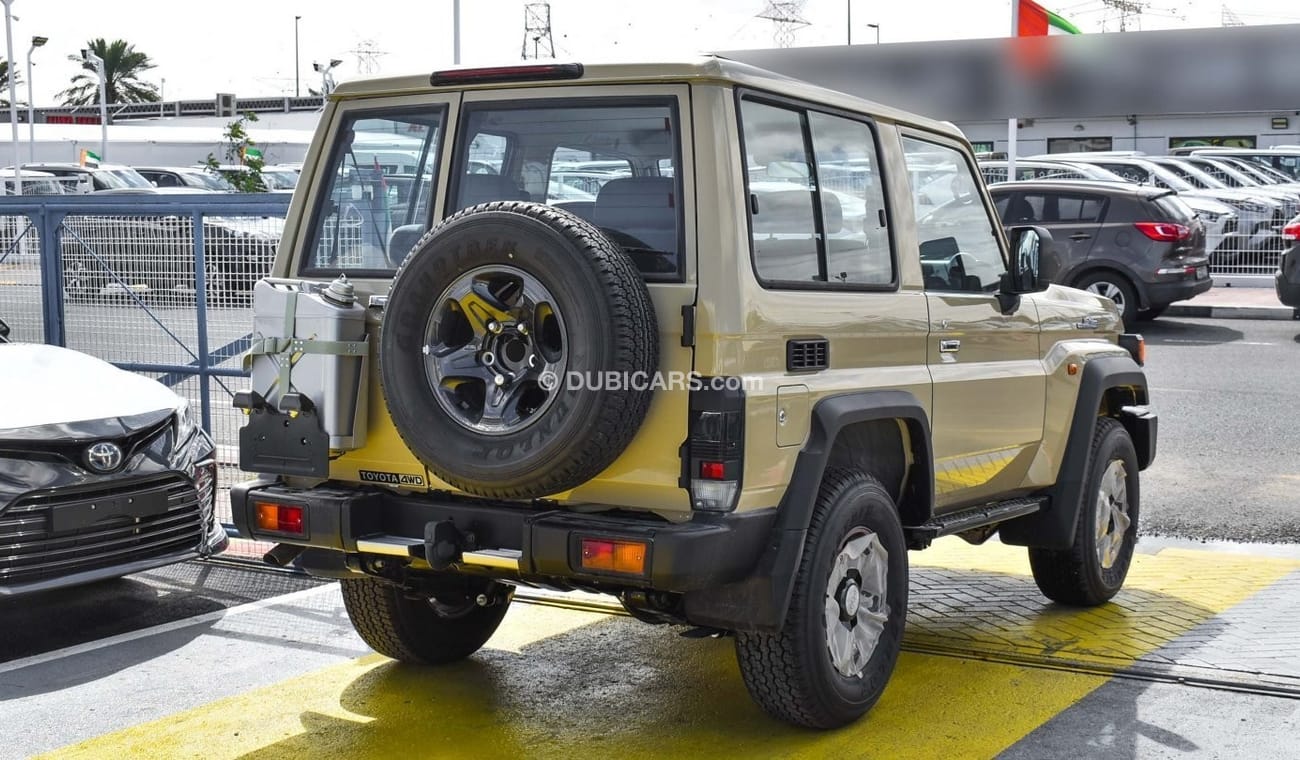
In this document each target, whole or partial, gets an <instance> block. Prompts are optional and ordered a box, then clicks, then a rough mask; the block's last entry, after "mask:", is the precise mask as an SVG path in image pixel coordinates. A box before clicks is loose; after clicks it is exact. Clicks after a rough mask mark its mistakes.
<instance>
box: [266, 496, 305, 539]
mask: <svg viewBox="0 0 1300 760" xmlns="http://www.w3.org/2000/svg"><path fill="white" fill-rule="evenodd" d="M253 508H254V509H255V510H257V528H258V530H262V531H266V532H268V533H287V534H289V535H293V536H306V535H307V529H306V528H307V524H306V521H305V520H304V517H303V508H302V507H301V506H300V505H297V504H280V503H277V502H262V501H259V502H254V503H253Z"/></svg>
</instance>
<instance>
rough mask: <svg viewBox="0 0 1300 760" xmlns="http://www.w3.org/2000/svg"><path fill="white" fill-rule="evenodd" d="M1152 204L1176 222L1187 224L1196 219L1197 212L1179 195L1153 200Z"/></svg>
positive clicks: (1162, 196)
mask: <svg viewBox="0 0 1300 760" xmlns="http://www.w3.org/2000/svg"><path fill="white" fill-rule="evenodd" d="M1151 202H1152V203H1153V204H1155V207H1156V208H1158V209H1160V210H1161V211H1163V212H1164V213H1166V214H1168V215H1169V216H1170V217H1171V218H1172V219H1173V220H1174V221H1177V222H1183V223H1186V222H1190V221H1191V220H1192V219H1194V218H1195V217H1196V211H1195V210H1193V209H1192V207H1191V206H1188V205H1187V201H1185V200H1183V199H1182V198H1179V197H1178V196H1177V195H1173V194H1170V195H1161V196H1159V197H1158V198H1153V199H1152V201H1151Z"/></svg>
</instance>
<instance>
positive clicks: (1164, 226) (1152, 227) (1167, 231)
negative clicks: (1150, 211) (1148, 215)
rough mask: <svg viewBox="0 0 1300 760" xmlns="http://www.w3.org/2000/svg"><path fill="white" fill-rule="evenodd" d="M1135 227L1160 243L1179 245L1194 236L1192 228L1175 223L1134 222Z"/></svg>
mask: <svg viewBox="0 0 1300 760" xmlns="http://www.w3.org/2000/svg"><path fill="white" fill-rule="evenodd" d="M1133 226H1134V227H1137V228H1138V229H1139V230H1141V232H1142V234H1143V235H1146V236H1147V237H1149V238H1151V239H1152V240H1155V241H1156V242H1158V243H1177V242H1178V241H1180V240H1186V239H1187V238H1189V237H1191V236H1192V230H1191V228H1190V227H1187V226H1185V225H1182V224H1174V223H1173V222H1134V224H1133Z"/></svg>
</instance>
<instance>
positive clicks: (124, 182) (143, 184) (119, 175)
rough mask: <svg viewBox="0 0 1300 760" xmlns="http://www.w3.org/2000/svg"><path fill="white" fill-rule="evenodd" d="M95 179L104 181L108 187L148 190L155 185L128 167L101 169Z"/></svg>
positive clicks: (96, 173)
mask: <svg viewBox="0 0 1300 760" xmlns="http://www.w3.org/2000/svg"><path fill="white" fill-rule="evenodd" d="M95 179H97V180H102V181H103V183H104V184H105V185H107V186H108V187H133V188H144V189H146V190H148V189H150V188H152V187H153V184H151V183H150V182H149V180H147V179H145V178H144V177H143V176H141V174H140V172H138V171H136V170H135V169H130V168H126V167H123V168H121V169H99V170H98V171H96V172H95Z"/></svg>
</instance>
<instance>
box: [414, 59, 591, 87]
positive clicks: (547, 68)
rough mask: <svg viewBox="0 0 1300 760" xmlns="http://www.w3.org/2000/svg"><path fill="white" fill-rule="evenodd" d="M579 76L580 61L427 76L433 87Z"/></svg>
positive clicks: (450, 72) (489, 68)
mask: <svg viewBox="0 0 1300 760" xmlns="http://www.w3.org/2000/svg"><path fill="white" fill-rule="evenodd" d="M581 76H582V64H581V63H547V64H542V65H540V66H491V67H487V68H478V69H446V70H444V71H435V72H433V75H432V76H430V77H429V84H431V85H433V86H434V87H443V86H447V85H455V84H481V83H487V82H538V81H542V80H546V79H578V78H580V77H581Z"/></svg>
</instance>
